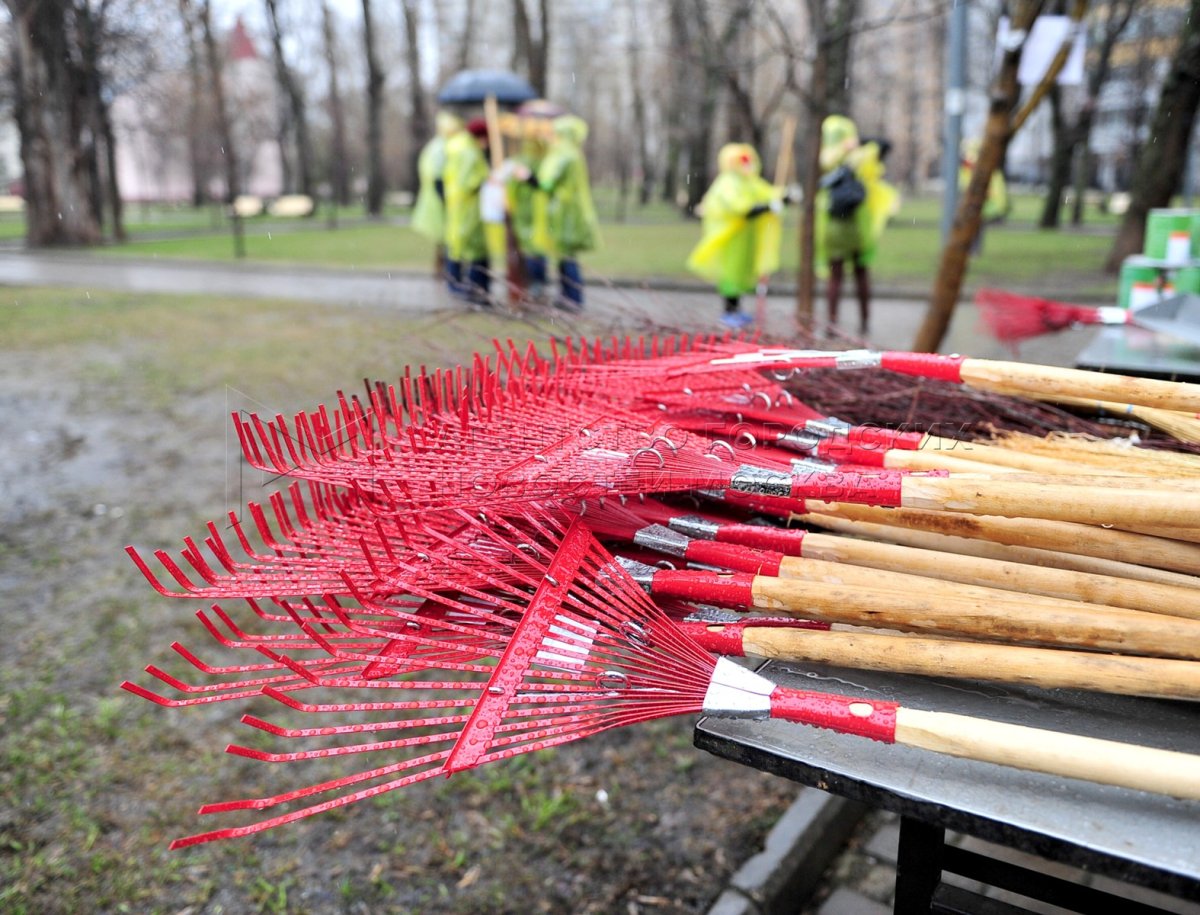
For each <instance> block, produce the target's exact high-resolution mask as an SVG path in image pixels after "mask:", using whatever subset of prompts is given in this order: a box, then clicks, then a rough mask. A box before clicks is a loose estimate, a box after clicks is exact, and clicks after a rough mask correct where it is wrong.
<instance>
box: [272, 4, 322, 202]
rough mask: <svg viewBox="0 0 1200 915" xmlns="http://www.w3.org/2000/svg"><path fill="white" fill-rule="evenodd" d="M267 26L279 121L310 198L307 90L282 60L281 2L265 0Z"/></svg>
mask: <svg viewBox="0 0 1200 915" xmlns="http://www.w3.org/2000/svg"><path fill="white" fill-rule="evenodd" d="M266 5H267V24H268V25H269V26H270V29H271V48H272V50H273V52H274V58H275V79H276V81H277V82H278V83H279V89H280V91H281V92H282V94H283V98H284V105H283V106H282V113H283V115H284V116H283V117H281V118H280V125H281V128H282V130H281V132H282V133H284V134H285V135H286V134H290V135H291V139H292V142H293V146H294V149H295V156H296V170H297V171H298V172H299V182H298V185H297V186H298V189H299V191H300V193H301V194H307V195H308V196H309V197H311V196H312V193H313V166H312V143H311V142H310V141H309V134H308V112H307V109H306V107H305V104H304V90H303V89H302V88H301V86H300V82H299V80H297V79H296V77H295V74H293V73H292V68H291V67H289V66H288V63H287V60H286V59H285V58H284V56H283V30H282V29H281V28H280V25H279V10H278V0H266ZM280 152H281V153H282V155H283V158H284V161H285V162H286V161H288V158H289V157H288V153H287V150H286V149H284V148H283V147H282V146H281V148H280Z"/></svg>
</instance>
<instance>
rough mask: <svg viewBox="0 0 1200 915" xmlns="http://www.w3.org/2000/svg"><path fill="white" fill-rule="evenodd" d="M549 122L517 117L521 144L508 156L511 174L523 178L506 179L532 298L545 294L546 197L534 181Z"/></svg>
mask: <svg viewBox="0 0 1200 915" xmlns="http://www.w3.org/2000/svg"><path fill="white" fill-rule="evenodd" d="M548 128H549V122H548V121H546V120H538V119H534V118H519V119H518V120H517V126H516V132H517V139H519V140H520V146H519V147H518V150H517V152H516V154H515V155H513V156H512V157H511V160H510V161H511V162H512V163H513V169H512V174H513V175H514V176H515V175H518V174H520V175H525V176H526V180H523V181H522V180H517V179H516V177H514V178H513V179H512V180H510V181H509V185H508V199H509V212H511V213H512V220H513V231H514V232H515V233H516V236H517V242H518V243H519V244H520V246H521V263H522V266H523V267H524V269H525V281H526V282H527V283H528V284H529V287H528V295H529V297H530V298H531V299H533V300H534V301H538V300H540V299H541V298H542V297H543V296H544V295H545V288H546V277H547V266H548V264H547V260H546V255H547V251H546V247H545V246H546V243H547V241H548V238H549V231H548V228H547V226H548V223H547V218H548V212H547V209H548V207H549V203H550V201H549V198H548V196H547V195H546V192H545V191H543V190H542V188H541V186H540V185H538V184H537V182H536V181H530V180H528V176H536V175H537V170H538V167H539V166H540V165H541V164H542V160H543V159H544V158H545V157H546V148H547V140H548V134H549V130H548Z"/></svg>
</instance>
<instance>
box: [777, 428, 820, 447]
mask: <svg viewBox="0 0 1200 915" xmlns="http://www.w3.org/2000/svg"><path fill="white" fill-rule="evenodd" d="M821 438H822V436H820V435H818V434H816V433H814V432H811V431H809V430H807V429H806V430H805V431H803V432H801V431H800V430H799V429H793V430H792V431H791V432H785V433H783V435H781V436H779V439H778V441H777V442H776V444H778V445H779V446H781V447H783V448H790V449H791V450H792V451H805V452H808V451H812V450H813V449H814V448H816V447H817V446H818V445H819V444H821Z"/></svg>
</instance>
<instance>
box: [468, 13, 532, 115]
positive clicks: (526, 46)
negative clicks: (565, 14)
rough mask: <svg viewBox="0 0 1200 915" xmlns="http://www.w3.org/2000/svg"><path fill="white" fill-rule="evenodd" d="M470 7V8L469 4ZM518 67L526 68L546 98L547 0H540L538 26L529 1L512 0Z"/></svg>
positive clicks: (516, 62) (530, 80) (514, 47)
mask: <svg viewBox="0 0 1200 915" xmlns="http://www.w3.org/2000/svg"><path fill="white" fill-rule="evenodd" d="M468 8H470V7H469V6H468ZM512 13H513V54H512V65H513V69H514V70H518V69H520V70H523V71H524V73H525V75H526V76H528V77H529V83H530V85H532V86H533V88H534V91H535V92H537V94H538V95H539V96H541V97H542V98H545V97H546V95H547V92H546V77H547V75H548V73H549V67H548V63H549V58H550V9H549V3H548V2H547V0H538V16H537V28H536V29H535V28H534V23H533V20H532V19H531V18H530V16H529V9H528V7H526V5H525V0H512Z"/></svg>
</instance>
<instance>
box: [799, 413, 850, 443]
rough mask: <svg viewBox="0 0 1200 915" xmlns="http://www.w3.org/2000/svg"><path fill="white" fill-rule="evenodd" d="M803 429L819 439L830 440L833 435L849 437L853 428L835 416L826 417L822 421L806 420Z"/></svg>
mask: <svg viewBox="0 0 1200 915" xmlns="http://www.w3.org/2000/svg"><path fill="white" fill-rule="evenodd" d="M804 428H805V429H807V430H808V431H809V432H811V433H812V434H813V435H819V436H820V437H821V438H832V437H833V436H835V435H849V434H850V430H851V429H852V428H854V427H853V426H851V425H850V424H849V423H848V422H845V421H844V420H840V419H838V418H837V417H835V416H826V417H825V418H824V419H806V420H805V421H804Z"/></svg>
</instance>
